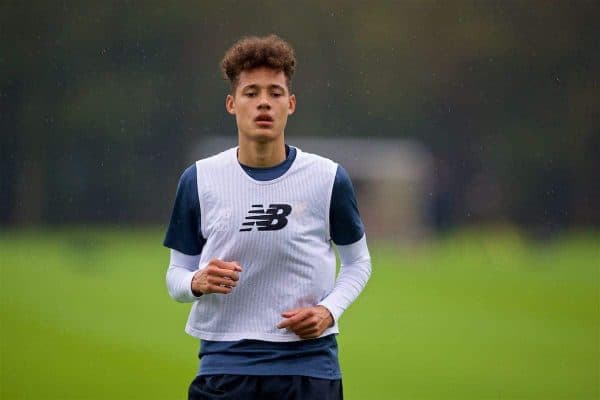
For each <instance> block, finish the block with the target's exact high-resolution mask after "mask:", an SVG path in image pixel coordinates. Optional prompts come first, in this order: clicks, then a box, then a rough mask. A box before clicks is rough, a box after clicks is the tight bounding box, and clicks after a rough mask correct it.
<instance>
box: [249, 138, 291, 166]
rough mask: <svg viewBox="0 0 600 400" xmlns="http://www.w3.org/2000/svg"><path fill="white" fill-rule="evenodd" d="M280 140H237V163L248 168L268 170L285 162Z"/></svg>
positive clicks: (283, 146) (283, 149) (283, 145)
mask: <svg viewBox="0 0 600 400" xmlns="http://www.w3.org/2000/svg"><path fill="white" fill-rule="evenodd" d="M280 138H281V139H278V140H274V141H268V142H258V141H254V140H251V141H250V140H242V139H241V138H240V140H239V146H240V147H239V150H238V161H239V162H240V163H241V164H243V165H246V166H248V167H254V168H269V167H273V166H275V165H277V164H280V163H282V162H283V161H285V142H284V140H283V135H281V136H280Z"/></svg>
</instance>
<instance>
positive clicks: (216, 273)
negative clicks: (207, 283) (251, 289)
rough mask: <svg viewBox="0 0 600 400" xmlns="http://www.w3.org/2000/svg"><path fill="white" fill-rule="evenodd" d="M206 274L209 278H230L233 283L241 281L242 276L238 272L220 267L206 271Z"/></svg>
mask: <svg viewBox="0 0 600 400" xmlns="http://www.w3.org/2000/svg"><path fill="white" fill-rule="evenodd" d="M206 273H207V275H208V276H212V277H221V278H228V279H231V280H233V281H237V280H239V279H240V275H239V273H238V272H236V271H232V270H229V269H224V268H219V267H213V268H210V269H208V270H207V271H206Z"/></svg>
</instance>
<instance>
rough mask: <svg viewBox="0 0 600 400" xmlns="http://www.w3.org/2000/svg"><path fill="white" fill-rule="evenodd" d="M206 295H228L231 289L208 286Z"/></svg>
mask: <svg viewBox="0 0 600 400" xmlns="http://www.w3.org/2000/svg"><path fill="white" fill-rule="evenodd" d="M208 293H221V294H229V293H231V288H230V287H228V286H218V285H208Z"/></svg>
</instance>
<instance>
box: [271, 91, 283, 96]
mask: <svg viewBox="0 0 600 400" xmlns="http://www.w3.org/2000/svg"><path fill="white" fill-rule="evenodd" d="M272 96H273V97H281V96H283V93H281V92H273V94H272Z"/></svg>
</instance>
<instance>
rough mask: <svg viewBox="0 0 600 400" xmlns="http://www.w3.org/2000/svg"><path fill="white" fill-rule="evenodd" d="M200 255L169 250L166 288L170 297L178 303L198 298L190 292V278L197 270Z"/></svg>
mask: <svg viewBox="0 0 600 400" xmlns="http://www.w3.org/2000/svg"><path fill="white" fill-rule="evenodd" d="M199 261H200V255H196V256H188V255H187V254H183V253H181V252H179V251H177V250H171V260H170V262H169V269H168V270H167V290H168V291H169V294H170V295H171V297H172V298H173V299H175V300H177V301H178V302H180V303H192V302H194V301H196V300H198V299H199V297H197V296H195V295H194V294H193V293H192V278H193V277H194V274H195V273H196V271H198V263H199Z"/></svg>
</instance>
